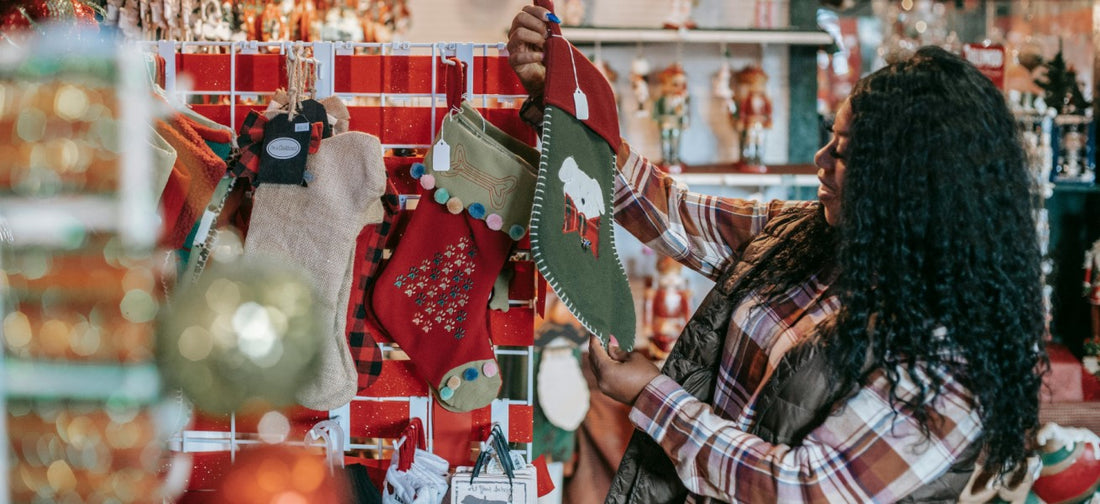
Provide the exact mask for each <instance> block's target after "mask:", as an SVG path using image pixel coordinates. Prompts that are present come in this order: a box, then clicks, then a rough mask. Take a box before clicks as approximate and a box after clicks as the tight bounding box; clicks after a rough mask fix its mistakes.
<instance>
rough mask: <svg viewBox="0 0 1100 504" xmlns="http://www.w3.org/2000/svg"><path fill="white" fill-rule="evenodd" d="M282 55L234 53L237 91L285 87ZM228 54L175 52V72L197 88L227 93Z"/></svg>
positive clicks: (228, 79)
mask: <svg viewBox="0 0 1100 504" xmlns="http://www.w3.org/2000/svg"><path fill="white" fill-rule="evenodd" d="M284 62H285V58H283V56H282V55H281V54H237V62H236V65H237V72H236V73H237V82H236V83H235V84H236V90H237V92H238V93H250V92H251V93H271V92H274V91H275V90H276V89H278V88H286V65H285V64H284ZM231 64H232V63H231V61H230V55H228V54H178V55H177V56H176V72H177V73H178V74H179V75H180V77H183V78H187V79H190V80H191V82H192V84H191V85H192V86H193V87H194V89H195V90H196V91H218V92H225V93H228V92H229V91H230V89H232V85H233V84H234V83H233V82H231V80H230V67H231Z"/></svg>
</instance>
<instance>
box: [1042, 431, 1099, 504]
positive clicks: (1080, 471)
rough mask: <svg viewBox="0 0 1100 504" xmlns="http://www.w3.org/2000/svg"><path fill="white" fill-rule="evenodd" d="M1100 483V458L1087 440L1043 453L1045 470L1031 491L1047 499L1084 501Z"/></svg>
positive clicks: (1045, 500) (1049, 500)
mask: <svg viewBox="0 0 1100 504" xmlns="http://www.w3.org/2000/svg"><path fill="white" fill-rule="evenodd" d="M1097 486H1100V461H1098V460H1097V459H1096V453H1095V452H1093V450H1092V446H1090V445H1088V444H1087V443H1080V442H1078V443H1072V444H1067V445H1066V446H1064V447H1063V448H1062V449H1061V450H1058V451H1056V452H1054V453H1045V454H1043V470H1042V472H1040V473H1039V478H1038V479H1036V480H1035V483H1034V484H1033V485H1032V486H1031V491H1032V492H1033V493H1034V494H1035V495H1037V496H1038V497H1039V498H1041V499H1043V501H1044V502H1052V503H1055V502H1085V501H1087V500H1088V499H1089V497H1090V496H1091V495H1092V494H1093V493H1095V492H1096V490H1097Z"/></svg>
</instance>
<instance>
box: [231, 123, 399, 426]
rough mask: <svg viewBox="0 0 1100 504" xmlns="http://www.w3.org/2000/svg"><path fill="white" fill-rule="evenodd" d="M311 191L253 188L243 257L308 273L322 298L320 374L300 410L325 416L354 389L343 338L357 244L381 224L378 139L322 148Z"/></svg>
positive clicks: (348, 136) (313, 160) (357, 135)
mask: <svg viewBox="0 0 1100 504" xmlns="http://www.w3.org/2000/svg"><path fill="white" fill-rule="evenodd" d="M307 171H308V173H309V174H310V178H311V182H310V183H309V187H302V186H299V185H282V184H273V183H267V184H262V185H260V186H259V187H257V188H256V192H255V196H254V198H253V200H254V203H253V207H252V221H251V222H250V224H249V229H248V236H247V237H246V238H245V247H244V250H245V257H246V258H254V257H260V256H268V257H274V258H276V260H280V261H286V262H289V263H291V264H296V265H299V266H300V267H302V268H304V269H305V270H306V271H307V272H308V274H309V276H310V282H311V285H312V287H313V289H314V290H315V291H316V293H317V299H316V303H315V307H314V311H315V312H316V315H317V317H318V319H320V320H321V322H322V324H323V327H324V329H323V331H322V334H323V338H322V342H321V347H320V356H321V364H320V366H321V371H320V373H318V374H317V375H316V376H315V377H314V378H313V380H312V382H311V383H309V384H308V385H307V386H306V387H304V388H303V389H302V390H301V393H300V394H299V396H298V401H299V404H302V405H303V406H306V407H309V408H313V409H318V410H328V409H334V408H337V407H339V406H342V405H344V404H347V402H348V401H350V400H351V398H352V397H354V395H355V392H356V390H357V385H356V383H357V373H356V370H355V364H354V362H353V361H352V358H351V354H350V352H349V350H348V346H347V339H346V336H345V326H346V323H347V312H346V310H347V306H348V299H349V296H350V292H351V278H352V256H353V254H354V253H355V239H356V236H357V235H358V234H359V232H360V231H361V230H362V229H363V227H364V226H366V225H367V224H372V223H377V222H380V221H381V220H382V213H383V212H382V204H381V202H380V200H379V198H380V197H381V195H382V193H383V191H384V190H385V184H386V169H385V166H384V165H383V162H382V146H381V143H380V142H379V140H378V138H376V137H374V136H371V135H368V134H366V133H361V132H357V131H351V132H347V133H342V134H340V135H335V136H333V137H331V138H327V139H325V140H323V141H321V145H320V148H319V150H318V151H317V153H316V154H311V155H310V156H309V158H308V164H307Z"/></svg>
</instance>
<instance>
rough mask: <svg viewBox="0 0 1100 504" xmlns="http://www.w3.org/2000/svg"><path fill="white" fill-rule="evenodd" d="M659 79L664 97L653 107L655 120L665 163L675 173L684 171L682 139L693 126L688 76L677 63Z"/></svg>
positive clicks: (661, 94)
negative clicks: (679, 170)
mask: <svg viewBox="0 0 1100 504" xmlns="http://www.w3.org/2000/svg"><path fill="white" fill-rule="evenodd" d="M657 78H658V80H659V81H660V95H658V96H657V101H655V102H654V103H653V119H654V120H655V121H657V127H658V128H660V130H661V162H662V164H664V165H665V166H667V167H669V171H670V172H673V173H675V172H677V171H678V169H679V167H680V135H681V134H682V133H683V131H684V130H685V129H687V127H688V123H689V122H690V117H689V116H690V114H689V111H690V108H691V97H690V96H689V95H688V88H687V74H685V73H684V69H683V67H681V66H680V64H679V63H673V64H672V65H670V66H669V67H668V68H666V69H664V70H662V71H661V73H659V74H658V75H657Z"/></svg>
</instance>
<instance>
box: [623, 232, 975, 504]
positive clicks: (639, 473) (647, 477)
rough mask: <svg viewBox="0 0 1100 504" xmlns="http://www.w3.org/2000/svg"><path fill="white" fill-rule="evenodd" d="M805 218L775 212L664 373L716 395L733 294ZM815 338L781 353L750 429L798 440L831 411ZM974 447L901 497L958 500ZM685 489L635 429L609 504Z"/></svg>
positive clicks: (639, 503) (670, 496)
mask: <svg viewBox="0 0 1100 504" xmlns="http://www.w3.org/2000/svg"><path fill="white" fill-rule="evenodd" d="M805 218H812V214H811V216H809V217H807V216H806V214H804V213H801V212H784V213H781V214H780V215H778V216H776V217H774V218H773V219H771V221H769V222H768V224H767V225H766V226H765V227H764V229H763V230H762V231H761V232H760V234H759V235H757V236H756V237H754V238H753V240H752V241H751V242H749V244H748V245H747V246H746V247H745V249H744V251H743V252H741V257H740V260H738V261H736V262H735V264H734V265H733V267H731V268H730V269H729V270H728V271H727V272H726V273H724V274H723V275H722V276H721V277H719V279H718V281H717V282H716V283H715V286H714V288H713V289H711V291H710V293H708V294H707V296H706V298H704V299H703V302H702V303H700V305H699V309H698V310H696V312H695V314H694V315H693V316H692V318H691V320H690V321H689V322H688V324H687V326H686V327H685V328H684V331H683V333H681V335H680V339H679V341H678V342H677V343H676V346H675V347H673V349H672V353H671V354H670V355H669V357H668V360H667V361H666V363H665V366H664V368H663V369H662V370H661V372H662V373H664V374H666V375H668V376H669V377H671V378H672V379H674V380H676V382H677V383H679V384H680V385H681V386H682V387H683V388H684V390H686V391H687V392H689V393H690V394H692V395H693V396H695V397H696V398H698V399H699V400H701V401H704V402H706V403H711V402H712V401H713V398H714V397H713V395H714V388H715V385H716V383H717V377H718V371H719V360H720V357H721V354H722V348H723V345H724V343H725V338H726V333H727V331H728V329H729V321H730V316H731V314H732V313H733V310H734V308H736V306H737V304H738V302H739V301H740V300H739V299H731V294H732V293H734V292H736V291H737V290H738V288H739V287H740V284H741V282H743V281H744V280H745V279H746V277H747V276H748V275H749V273H750V272H752V271H753V270H754V269H755V268H757V267H767V263H768V261H769V259H770V257H771V255H772V254H773V253H774V252H775V249H776V247H775V245H776V244H777V243H779V242H780V240H782V239H783V238H784V237H785V236H786V235H788V234H789V233H790V232H791V231H792V230H793V229H794V228H795V226H796V225H797V224H798V223H799V222H802V219H805ZM816 348H817V347H816V346H815V345H800V346H798V347H796V348H795V349H792V350H791V351H789V352H788V353H787V354H785V355H784V357H783V359H782V360H781V361H780V363H779V365H778V368H777V369H776V371H775V372H774V373H773V375H772V377H771V379H769V380H768V382H767V383H766V384H765V385H764V390H762V391H761V393H760V394H759V396H758V397H757V401H756V403H755V405H754V407H755V409H756V415H757V421H756V422H755V424H754V425H753V427H752V428H751V429H750V433H752V434H754V435H756V436H759V437H761V438H762V439H764V440H765V441H767V442H769V443H773V444H787V445H791V446H797V445H799V444H800V443H801V440H802V438H803V437H805V435H806V434H808V433H809V432H810V431H811V430H813V429H814V428H815V427H817V426H818V425H820V424H821V423H822V422H823V421H824V419H825V417H826V416H827V415H828V414H829V413H830V411H831V407H830V406H831V405H830V404H826V400H827V399H828V396H829V395H830V394H829V390H828V385H827V383H828V376H827V372H828V369H827V367H826V366H827V364H826V362H825V359H824V358H823V356H821V355H820V354H819V353H818V352H816ZM976 454H977V446H972V447H971V449H969V450H968V453H967V454H965V455H964V456H963V457H962V458H961V459H960V460H961V462H960V463H958V464H956V465H955V466H954V467H952V468H951V469H950V470H949V471H948V473H947V474H945V475H944V476H943V477H941V478H940V479H938V480H936V481H934V482H932V483H929V484H928V485H925V486H924V487H921V488H920V489H918V490H917V491H916V492H914V493H912V494H911V495H909V496H907V497H906V498H905V499H903V500H902V501H901V502H927V503H940V502H943V503H948V502H955V501H957V500H958V496H959V494H960V493H961V492H962V490H963V488H964V487H965V485H966V483H967V481H968V480H969V479H970V474H971V472H972V471H973V469H974V460H975V458H976ZM686 497H687V489H685V488H684V485H683V484H682V483H681V482H680V478H679V477H678V476H677V475H676V469H675V468H674V467H673V465H672V461H671V460H669V458H668V456H667V455H665V453H664V450H662V449H661V447H660V446H659V445H658V444H657V443H656V442H655V441H653V439H652V438H651V437H649V435H648V434H646V433H644V432H641V431H635V432H634V435H633V437H631V439H630V443H629V444H628V445H627V448H626V453H625V454H624V455H623V459H622V462H621V463H620V464H619V470H618V472H617V473H616V474H615V477H614V479H613V480H612V482H611V489H610V490H609V491H608V494H607V499H606V500H605V504H628V503H629V504H658V503H660V504H664V503H668V504H679V503H682V502H684V499H685V498H686Z"/></svg>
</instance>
